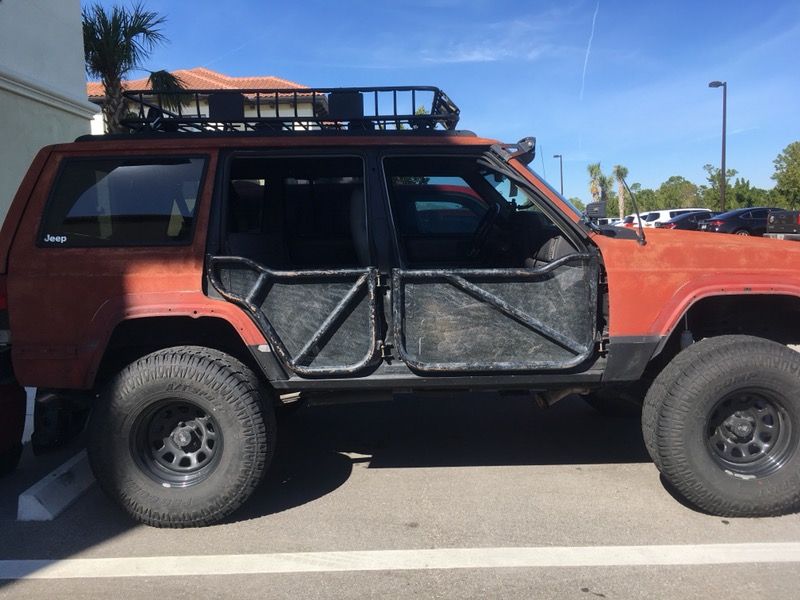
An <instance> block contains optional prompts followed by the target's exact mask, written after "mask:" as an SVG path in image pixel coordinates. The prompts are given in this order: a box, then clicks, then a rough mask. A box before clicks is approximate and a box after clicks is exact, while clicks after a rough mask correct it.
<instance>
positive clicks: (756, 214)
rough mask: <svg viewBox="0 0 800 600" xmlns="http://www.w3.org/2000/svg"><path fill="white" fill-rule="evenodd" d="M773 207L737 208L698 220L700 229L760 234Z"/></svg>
mask: <svg viewBox="0 0 800 600" xmlns="http://www.w3.org/2000/svg"><path fill="white" fill-rule="evenodd" d="M771 210H778V209H775V208H763V207H757V208H737V209H734V210H729V211H728V212H726V213H722V214H720V215H716V216H714V217H712V218H710V219H706V220H703V221H700V223H698V227H697V228H698V229H699V230H700V231H713V232H716V233H735V234H736V235H745V236H747V235H755V236H762V235H764V232H765V231H766V230H767V216H768V215H769V211H771Z"/></svg>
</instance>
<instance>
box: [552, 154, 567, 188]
mask: <svg viewBox="0 0 800 600" xmlns="http://www.w3.org/2000/svg"><path fill="white" fill-rule="evenodd" d="M553 158H557V159H558V170H559V172H560V173H561V195H562V196H563V195H564V157H563V156H561V155H560V154H553Z"/></svg>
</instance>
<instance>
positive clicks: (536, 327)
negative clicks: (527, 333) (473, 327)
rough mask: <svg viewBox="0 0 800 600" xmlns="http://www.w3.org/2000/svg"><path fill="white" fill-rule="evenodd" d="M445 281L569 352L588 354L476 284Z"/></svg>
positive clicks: (451, 278)
mask: <svg viewBox="0 0 800 600" xmlns="http://www.w3.org/2000/svg"><path fill="white" fill-rule="evenodd" d="M444 279H446V280H447V281H449V282H450V283H452V284H453V285H454V286H456V287H457V288H460V289H462V290H463V291H465V292H467V293H468V294H470V295H471V296H474V297H475V298H477V299H479V300H483V301H484V302H486V303H488V304H489V305H491V306H492V307H494V308H496V309H497V310H499V311H500V312H501V313H503V314H504V315H506V316H508V317H511V318H512V319H514V320H515V321H517V322H519V323H521V324H522V325H525V326H526V327H528V328H529V329H532V330H533V331H535V332H536V333H539V334H541V335H543V336H544V337H546V338H548V339H549V340H551V341H553V342H555V343H556V344H558V345H559V346H561V347H562V348H564V349H566V350H569V351H570V352H572V353H573V354H576V355H578V354H582V353H583V352H586V348H584V347H583V346H582V345H580V344H578V343H577V342H576V341H575V340H571V339H570V338H568V337H567V336H565V335H563V334H562V333H559V332H558V331H556V330H555V329H552V328H551V327H548V326H547V325H545V324H544V323H542V322H541V321H540V320H539V319H537V318H535V317H533V316H531V315H529V314H527V313H525V312H523V311H521V310H519V309H518V308H515V307H513V306H511V305H510V304H509V303H508V302H506V301H505V300H503V299H502V298H499V297H498V296H495V295H494V294H492V293H491V292H487V291H486V290H485V289H483V288H482V287H480V286H477V285H475V284H474V283H470V282H469V281H467V280H466V279H464V278H463V277H459V276H457V275H445V276H444Z"/></svg>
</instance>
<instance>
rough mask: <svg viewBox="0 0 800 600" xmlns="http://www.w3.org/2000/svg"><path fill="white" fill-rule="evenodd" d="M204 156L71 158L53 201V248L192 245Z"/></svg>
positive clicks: (46, 234)
mask: <svg viewBox="0 0 800 600" xmlns="http://www.w3.org/2000/svg"><path fill="white" fill-rule="evenodd" d="M205 162H206V161H205V159H203V158H163V159H151V158H147V159H141V158H114V159H68V160H66V161H65V163H64V165H63V167H62V169H61V171H60V173H59V175H58V179H57V181H56V184H55V186H54V188H53V192H52V195H51V197H50V200H49V202H48V206H47V209H46V211H45V215H44V218H43V220H42V228H41V231H40V233H39V240H38V241H39V244H40V245H42V246H49V247H87V246H161V245H169V244H188V243H190V242H191V238H192V231H193V229H194V217H195V210H196V207H197V197H198V194H199V191H200V186H201V182H202V178H203V172H204V167H205Z"/></svg>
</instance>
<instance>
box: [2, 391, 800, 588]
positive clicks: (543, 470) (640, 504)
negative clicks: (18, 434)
mask: <svg viewBox="0 0 800 600" xmlns="http://www.w3.org/2000/svg"><path fill="white" fill-rule="evenodd" d="M281 425H282V428H281V430H280V440H279V447H278V453H277V455H276V459H275V461H274V462H273V466H272V469H271V471H270V473H269V474H268V476H267V478H266V480H265V481H264V483H263V484H262V486H261V487H260V488H259V489H258V490H257V492H256V494H255V495H254V497H253V498H252V499H251V500H250V501H249V502H248V503H247V504H246V505H245V507H244V508H243V509H242V510H240V511H239V512H238V513H236V514H235V515H234V516H233V517H231V518H230V519H229V520H228V521H227V522H226V523H224V524H222V525H218V526H214V527H208V528H203V529H191V530H157V529H152V528H148V527H144V526H139V525H136V524H134V523H132V522H131V521H130V520H129V519H128V518H127V517H126V516H125V515H124V514H122V513H121V512H120V511H119V510H118V509H117V508H116V506H115V505H113V504H112V503H111V502H110V501H109V500H108V499H107V498H106V497H105V496H104V495H103V494H102V492H101V491H100V490H99V489H97V487H96V486H94V487H92V488H91V489H90V490H89V491H88V492H87V493H86V494H85V495H84V496H83V497H81V498H80V499H79V500H78V501H77V502H76V504H74V505H73V506H72V507H71V508H69V509H67V511H66V512H64V513H63V514H62V515H61V516H59V517H58V518H57V519H56V520H54V521H51V522H27V523H22V522H17V521H15V515H16V512H15V511H16V495H17V494H18V493H19V492H20V491H22V490H23V489H25V488H26V487H27V486H28V485H30V484H31V483H32V482H34V481H35V480H36V479H37V478H39V477H41V476H43V475H44V474H46V473H47V472H48V471H49V470H50V469H52V468H53V467H54V466H56V465H57V464H58V463H59V462H60V461H62V460H64V459H65V458H67V457H69V456H71V455H72V454H74V453H75V452H77V451H79V450H80V443H79V442H76V443H74V444H73V445H72V446H71V447H69V448H65V449H63V450H61V451H60V452H59V453H57V454H54V455H51V456H47V457H44V458H39V459H36V460H33V459H32V457H30V456H27V457H26V459H25V461H24V463H23V465H22V468H21V469H20V470H19V471H18V472H17V473H15V474H14V475H12V476H10V477H7V478H5V479H4V480H2V481H0V540H2V544H0V572H3V571H4V570H5V572H6V573H8V572H10V570H13V569H17V571H18V572H19V576H20V577H21V578H19V579H7V580H3V581H0V598H5V597H14V598H40V597H45V596H50V597H55V596H56V595H57V596H58V597H96V598H109V597H123V596H124V597H128V598H136V597H148V598H153V597H162V596H163V597H169V598H183V597H274V598H282V597H297V598H356V597H357V598H361V597H366V598H387V597H425V598H428V597H458V598H465V597H511V598H530V597H559V598H585V599H591V598H626V597H642V596H647V597H654V598H664V597H676V598H677V597H680V598H707V597H710V596H712V595H722V596H725V597H748V596H756V595H758V596H759V597H774V598H792V597H798V592H797V590H798V588H799V587H800V585H799V584H800V570H799V569H798V568H797V562H799V561H800V516H798V515H789V516H784V517H778V518H769V519H722V518H719V517H714V516H709V515H704V514H701V513H699V512H697V511H695V510H693V509H692V508H690V507H688V506H685V505H684V504H683V503H682V502H681V501H680V500H679V499H677V498H675V497H674V496H673V495H672V494H671V492H670V490H669V489H667V488H666V487H665V485H664V484H663V482H662V481H661V479H660V478H659V475H658V472H657V471H656V469H655V467H654V466H653V464H652V463H651V462H650V460H649V458H648V456H647V453H646V451H645V449H644V446H643V443H642V440H641V434H640V432H639V424H638V422H637V421H636V420H635V419H634V420H630V419H608V418H603V417H599V416H597V415H596V414H595V413H594V412H593V411H592V410H591V409H590V408H588V407H587V406H584V404H583V403H582V401H581V400H580V399H578V398H568V399H566V400H564V401H562V402H561V403H559V404H557V405H556V406H554V407H553V408H552V409H550V410H547V411H542V410H540V409H537V408H536V407H535V406H534V405H533V403H532V402H531V401H530V399H528V398H522V397H504V396H495V395H492V396H489V395H447V396H441V397H438V398H408V399H402V400H397V401H395V402H392V403H375V404H363V405H345V406H327V407H315V408H309V409H304V410H301V411H300V412H298V413H297V414H295V415H293V416H291V417H289V418H287V419H285V420H284V421H283V422H282V423H281ZM152 557H155V558H152ZM97 559H101V560H97ZM11 561H15V562H11ZM37 561H38V562H37ZM209 571H211V572H213V573H214V575H208V574H203V573H208V572H209ZM36 577H43V578H42V579H37V578H36Z"/></svg>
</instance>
